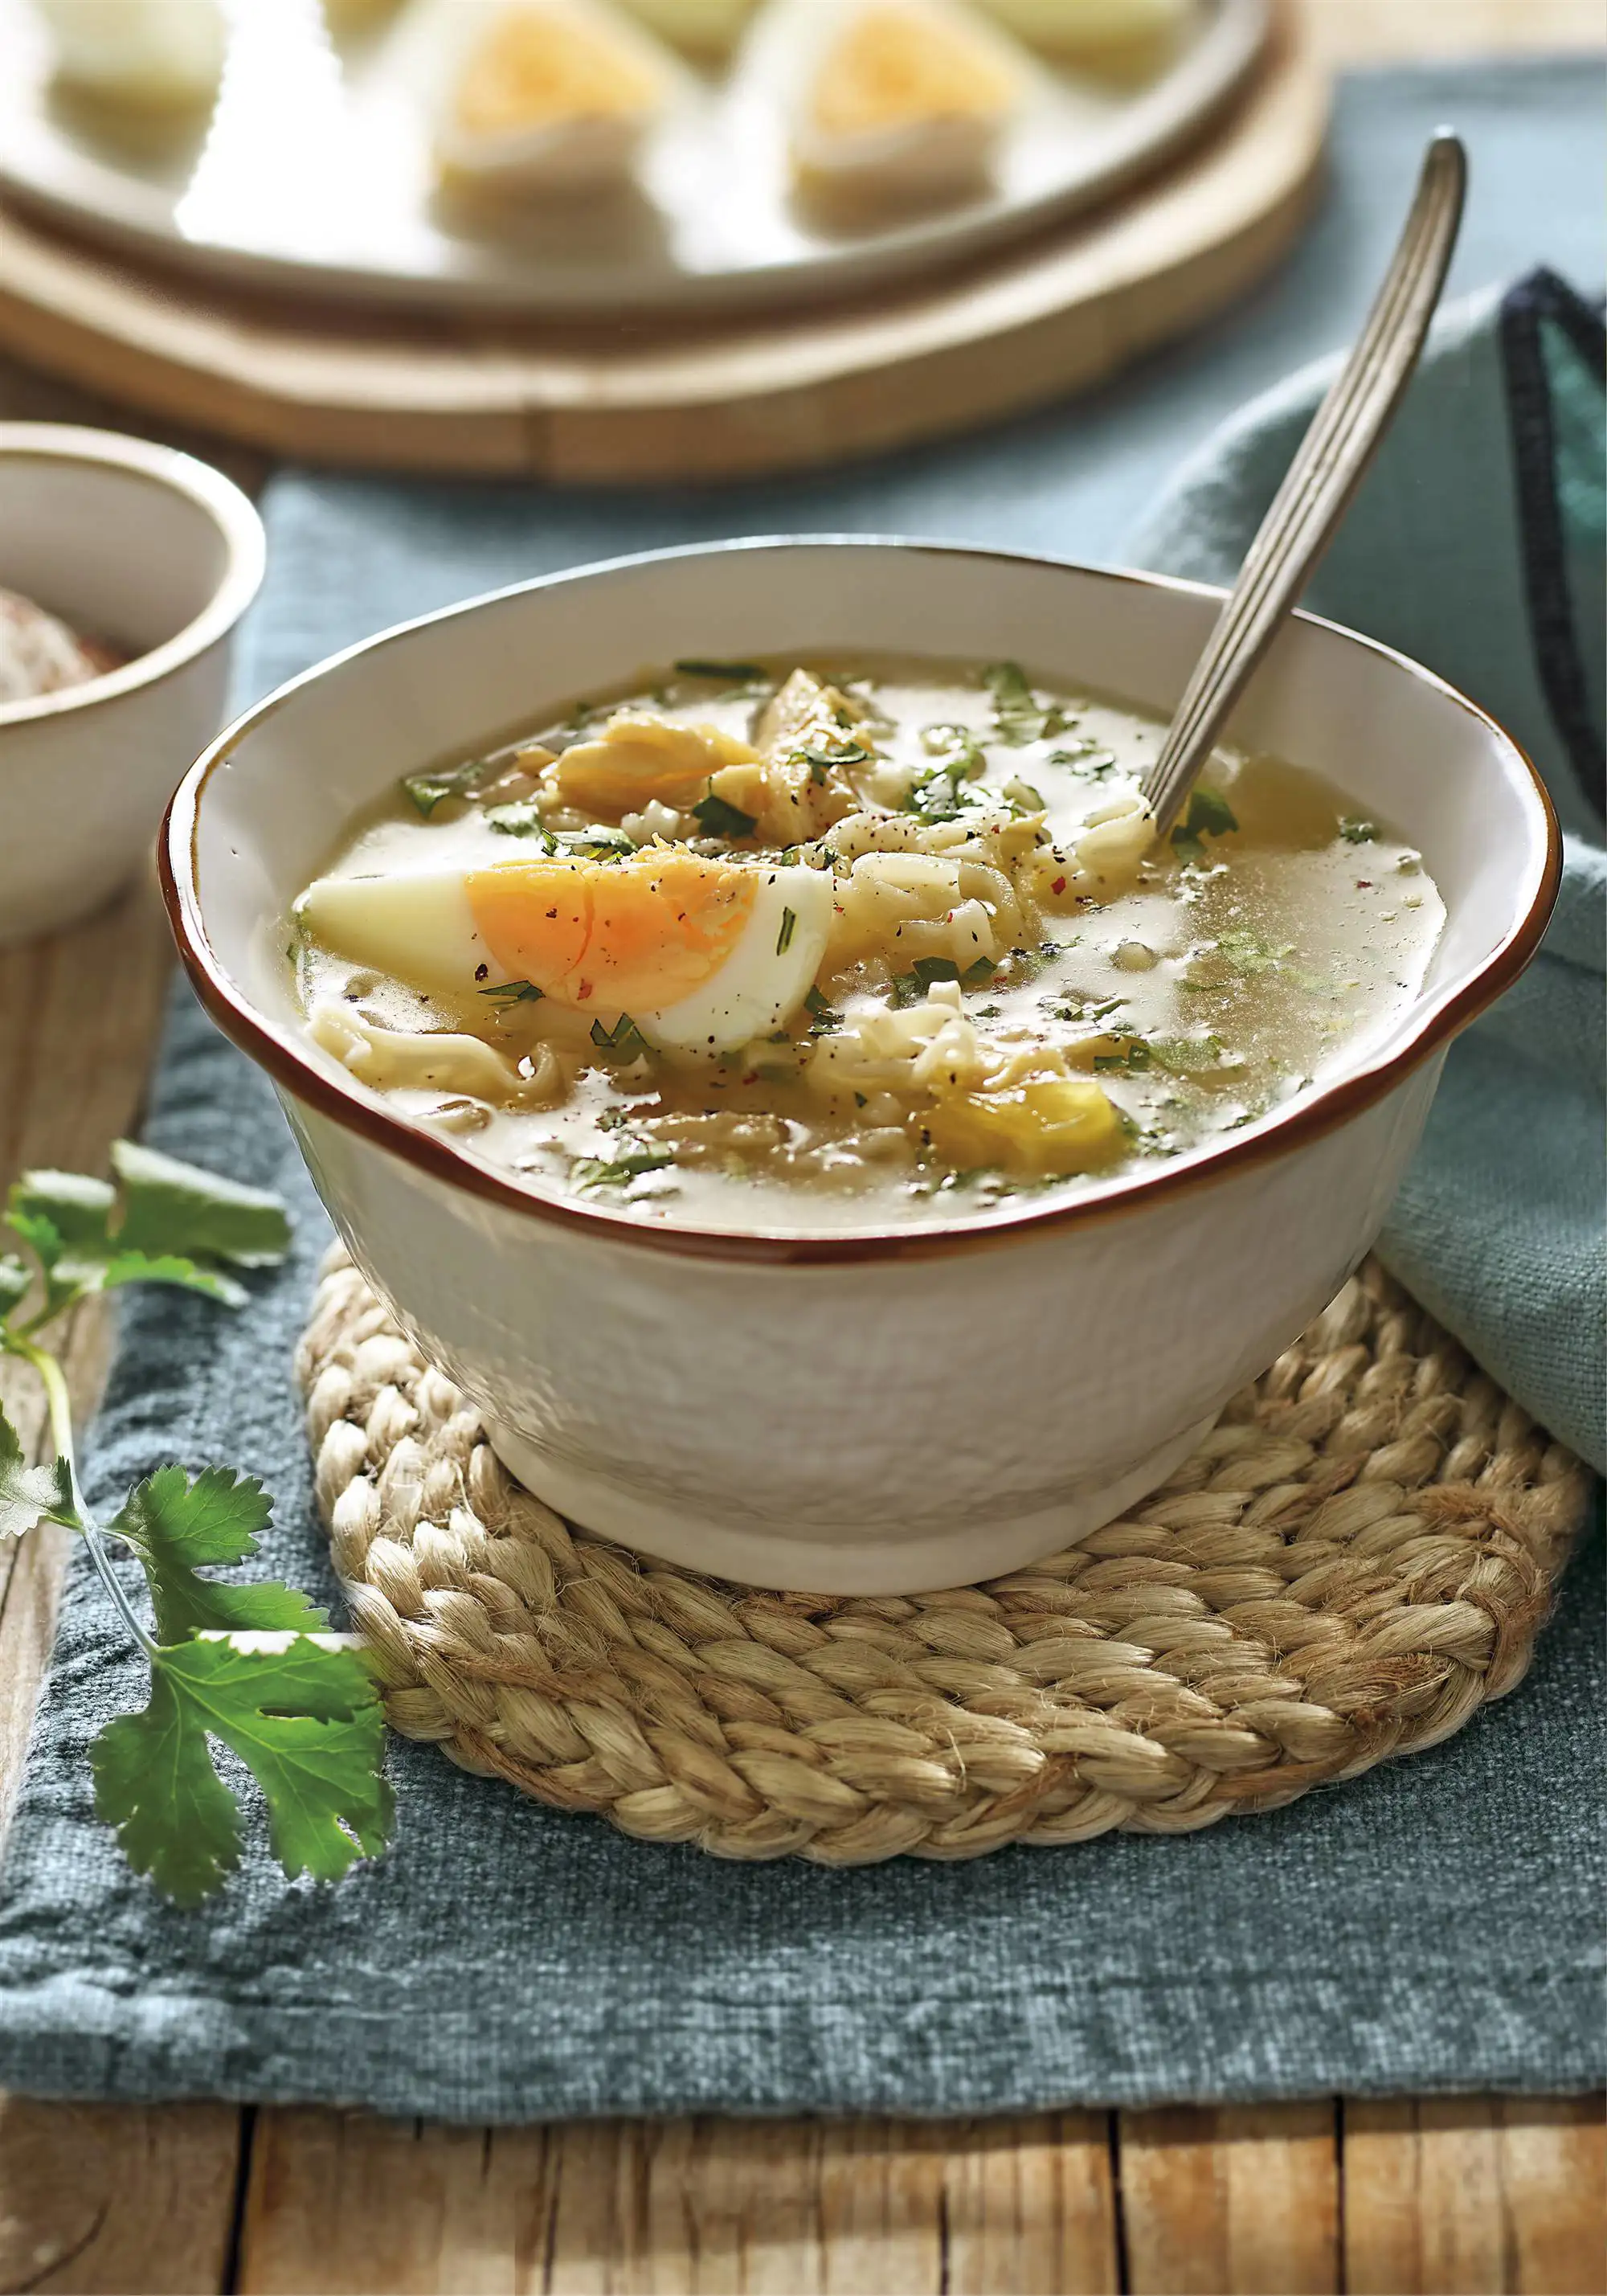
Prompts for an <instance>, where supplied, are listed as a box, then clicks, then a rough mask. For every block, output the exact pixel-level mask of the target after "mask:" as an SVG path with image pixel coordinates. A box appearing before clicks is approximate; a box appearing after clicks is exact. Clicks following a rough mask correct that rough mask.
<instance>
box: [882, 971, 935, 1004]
mask: <svg viewBox="0 0 1607 2296" xmlns="http://www.w3.org/2000/svg"><path fill="white" fill-rule="evenodd" d="M925 994H926V990H925V988H924V986H923V985H922V982H920V981H919V980H916V978H915V976H914V973H913V972H895V973H894V975H893V977H892V980H891V982H890V988H889V998H890V1003H891V1004H892V1005H895V1006H898V1007H902V1006H903V1005H919V1004H920V1002H921V1000H922V997H923V996H925Z"/></svg>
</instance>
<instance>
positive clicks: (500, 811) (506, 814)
mask: <svg viewBox="0 0 1607 2296" xmlns="http://www.w3.org/2000/svg"><path fill="white" fill-rule="evenodd" d="M486 821H487V824H488V827H490V828H492V829H494V830H496V832H497V834H498V836H500V837H538V838H540V840H541V841H542V844H543V845H544V846H545V849H546V850H547V852H549V853H556V852H557V850H558V840H557V839H556V838H555V837H554V836H553V834H552V833H551V832H550V831H549V830H548V829H547V828H546V827H545V824H544V823H543V821H542V818H541V816H540V814H539V813H538V812H537V809H536V808H535V807H534V806H533V805H532V804H531V803H530V801H529V799H528V798H520V799H516V800H515V801H514V802H513V803H512V805H492V806H488V807H487V808H486Z"/></svg>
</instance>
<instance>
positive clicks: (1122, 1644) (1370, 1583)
mask: <svg viewBox="0 0 1607 2296" xmlns="http://www.w3.org/2000/svg"><path fill="white" fill-rule="evenodd" d="M297 1374H298V1377H299V1381H300V1382H301V1386H302V1388H303V1390H304V1391H305V1393H306V1396H307V1425H308V1430H309V1433H310V1437H311V1440H312V1445H313V1448H314V1452H315V1454H316V1460H317V1491H318V1499H319V1504H320V1506H321V1507H322V1509H323V1512H324V1519H325V1521H327V1523H328V1525H329V1531H330V1539H331V1544H332V1549H333V1554H334V1560H335V1564H336V1567H337V1569H338V1570H339V1571H340V1577H341V1579H342V1580H343V1581H344V1583H345V1587H346V1590H347V1593H348V1596H349V1598H350V1602H351V1607H352V1611H353V1614H354V1617H355V1620H356V1623H357V1627H358V1628H359V1629H360V1631H361V1632H362V1634H363V1635H364V1636H365V1638H366V1640H367V1642H368V1644H370V1645H371V1647H372V1651H373V1657H374V1661H375V1663H376V1665H377V1668H378V1670H379V1673H380V1677H381V1682H382V1684H383V1685H384V1691H385V1700H386V1706H387V1710H388V1712H389V1718H390V1721H391V1723H392V1725H393V1726H394V1727H395V1728H396V1729H398V1731H400V1732H401V1733H402V1734H403V1735H404V1736H406V1737H409V1738H419V1739H425V1740H433V1741H435V1742H436V1743H439V1745H440V1746H441V1747H442V1749H443V1750H444V1751H446V1752H447V1754H449V1755H450V1756H451V1757H452V1759H453V1760H454V1761H456V1762H459V1763H461V1764H462V1765H463V1767H465V1768H466V1769H470V1770H474V1771H478V1772H480V1774H482V1775H488V1776H492V1775H494V1776H498V1777H503V1778H507V1779H509V1780H510V1781H511V1782H512V1784H514V1785H516V1786H519V1787H521V1789H522V1790H523V1791H524V1792H527V1793H529V1794H534V1795H535V1796H536V1797H537V1800H541V1801H544V1802H548V1803H551V1804H552V1805H553V1806H554V1807H555V1808H560V1809H571V1810H601V1811H603V1813H604V1814H605V1815H606V1816H609V1817H611V1818H612V1820H613V1821H614V1823H615V1824H616V1825H619V1826H620V1827H622V1828H623V1829H624V1831H625V1832H626V1833H633V1834H638V1835H642V1836H644V1837H645V1838H647V1839H649V1840H652V1841H695V1842H697V1843H698V1844H699V1845H700V1846H701V1848H703V1849H709V1850H713V1851H716V1852H717V1853H718V1854H719V1855H721V1856H723V1857H783V1856H785V1855H787V1854H789V1853H797V1854H799V1855H800V1856H803V1857H814V1858H819V1859H823V1860H825V1861H827V1862H829V1863H831V1864H833V1865H847V1864H853V1863H863V1862H868V1861H871V1860H873V1859H876V1858H881V1857H895V1856H898V1855H899V1854H900V1853H909V1854H914V1855H915V1856H917V1857H976V1856H978V1855H980V1853H981V1852H982V1851H984V1850H988V1849H999V1848H1001V1847H1002V1846H1003V1845H1004V1843H1006V1842H1009V1841H1036V1842H1062V1841H1086V1840H1087V1839H1088V1838H1090V1837H1091V1836H1093V1835H1095V1834H1099V1833H1105V1832H1107V1831H1108V1830H1109V1829H1110V1828H1111V1827H1112V1826H1122V1827H1126V1828H1129V1829H1131V1830H1133V1831H1135V1832H1139V1833H1187V1832H1190V1831H1192V1830H1193V1829H1194V1828H1196V1827H1200V1826H1204V1825H1212V1824H1214V1823H1215V1821H1216V1820H1217V1819H1218V1818H1219V1817H1225V1816H1227V1814H1228V1813H1229V1811H1231V1810H1245V1809H1271V1808H1276V1807H1277V1806H1278V1805H1279V1804H1280V1803H1283V1802H1286V1801H1291V1800H1294V1798H1295V1797H1296V1796H1297V1795H1299V1794H1302V1793H1305V1792H1308V1790H1309V1789H1310V1788H1311V1787H1312V1786H1316V1785H1321V1784H1326V1783H1327V1782H1328V1781H1330V1780H1332V1779H1335V1778H1344V1777H1352V1776H1354V1775H1357V1773H1358V1772H1359V1771H1362V1770H1365V1769H1369V1768H1371V1767H1372V1766H1373V1764H1374V1763H1375V1762H1380V1761H1382V1760H1384V1759H1386V1757H1388V1756H1390V1755H1394V1754H1404V1753H1410V1752H1413V1751H1416V1750H1417V1749H1419V1748H1421V1747H1424V1746H1431V1745H1433V1744H1435V1743H1437V1742H1438V1741H1439V1739H1441V1738H1445V1737H1448V1736H1449V1735H1450V1734H1451V1733H1452V1732H1453V1731H1454V1730H1458V1729H1460V1728H1461V1726H1463V1724H1464V1722H1466V1721H1467V1720H1468V1718H1469V1717H1470V1716H1471V1715H1472V1713H1473V1711H1474V1710H1475V1709H1476V1708H1477V1707H1478V1706H1479V1705H1480V1704H1481V1703H1482V1702H1483V1701H1484V1700H1486V1699H1488V1698H1499V1697H1501V1696H1503V1695H1504V1694H1505V1693H1506V1692H1507V1691H1509V1690H1511V1689H1512V1688H1513V1685H1514V1684H1516V1683H1517V1682H1518V1681H1519V1679H1520V1678H1521V1676H1522V1674H1523V1672H1524V1669H1526V1667H1527V1666H1528V1663H1529V1654H1530V1652H1531V1651H1532V1649H1533V1647H1534V1639H1535V1635H1536V1632H1537V1629H1538V1628H1539V1625H1540V1623H1541V1620H1543V1618H1544V1617H1545V1615H1546V1609H1547V1606H1548V1604H1549V1602H1550V1599H1551V1590H1552V1581H1553V1579H1554V1576H1555V1573H1556V1572H1557V1570H1559V1568H1560V1567H1561V1564H1562V1561H1563V1559H1564V1557H1565V1555H1566V1553H1567V1550H1568V1546H1569V1542H1570V1539H1571V1538H1572V1536H1573V1533H1574V1531H1575V1529H1577V1528H1578V1523H1579V1521H1580V1520H1581V1518H1582V1515H1583V1513H1584V1507H1585V1503H1586V1499H1587V1494H1588V1490H1589V1479H1588V1476H1587V1472H1586V1471H1585V1469H1584V1468H1582V1467H1581V1466H1580V1464H1579V1463H1578V1461H1577V1460H1576V1459H1574V1458H1573V1457H1572V1456H1570V1453H1568V1452H1567V1451H1565V1450H1563V1449H1562V1447H1561V1446H1560V1445H1558V1444H1554V1443H1553V1442H1551V1441H1550V1439H1548V1438H1547V1437H1546V1435H1545V1434H1544V1433H1543V1432H1541V1431H1540V1430H1539V1429H1537V1428H1536V1427H1535V1426H1534V1425H1533V1424H1532V1423H1531V1422H1530V1421H1529V1418H1528V1417H1527V1416H1526V1415H1525V1414H1524V1413H1523V1412H1522V1411H1521V1410H1520V1409H1519V1407H1518V1406H1517V1405H1516V1404H1514V1403H1513V1402H1510V1401H1509V1400H1508V1399H1507V1398H1505V1396H1504V1395H1503V1394H1502V1393H1501V1391H1500V1390H1499V1389H1498V1388H1497V1387H1496V1385H1495V1384H1494V1382H1492V1381H1490V1380H1489V1379H1488V1378H1486V1377H1485V1376H1484V1375H1483V1374H1481V1373H1480V1372H1478V1371H1476V1370H1475V1369H1474V1368H1473V1367H1472V1365H1470V1364H1469V1362H1468V1360H1467V1358H1466V1357H1465V1356H1464V1355H1463V1354H1462V1352H1461V1350H1460V1349H1458V1348H1457V1347H1456V1346H1455V1343H1454V1341H1451V1340H1449V1339H1448V1338H1447V1336H1446V1334H1445V1333H1443V1332H1442V1331H1441V1330H1440V1329H1439V1326H1438V1325H1437V1324H1434V1323H1433V1322H1431V1320H1430V1318H1429V1317H1428V1316H1426V1315H1424V1314H1423V1311H1422V1309H1421V1308H1418V1307H1416V1305H1415V1304H1414V1302H1413V1301H1412V1300H1410V1299H1408V1298H1407V1297H1406V1294H1405V1293H1404V1292H1401V1291H1400V1289H1399V1288H1398V1286H1397V1285H1396V1284H1394V1283H1391V1282H1390V1279H1389V1278H1388V1277H1387V1276H1386V1275H1384V1274H1383V1272H1382V1269H1381V1268H1379V1267H1377V1266H1376V1264H1375V1263H1373V1262H1372V1261H1369V1262H1368V1263H1367V1265H1366V1267H1365V1268H1364V1269H1363V1271H1362V1273H1361V1275H1360V1276H1359V1277H1357V1278H1354V1279H1353V1280H1352V1281H1351V1282H1350V1283H1347V1285H1346V1286H1345V1289H1344V1290H1343V1292H1341V1294H1340V1296H1339V1298H1338V1299H1337V1300H1335V1301H1334V1302H1333V1304H1332V1307H1331V1308H1328V1309H1327V1311H1326V1312H1325V1313H1324V1315H1323V1316H1319V1318H1318V1319H1317V1321H1316V1323H1315V1324H1313V1325H1312V1326H1311V1329H1310V1330H1309V1331H1308V1332H1307V1333H1305V1335H1304V1336H1303V1338H1302V1339H1301V1340H1300V1341H1299V1342H1298V1344H1297V1345H1296V1346H1294V1347H1292V1348H1291V1349H1289V1351H1288V1352H1287V1353H1286V1354H1285V1355H1283V1356H1282V1357H1280V1358H1279V1360H1278V1361H1277V1363H1275V1365H1273V1367H1272V1369H1271V1370H1270V1371H1269V1372H1268V1373H1267V1374H1266V1376H1265V1377H1264V1378H1263V1379H1261V1380H1259V1381H1258V1382H1257V1383H1256V1384H1255V1386H1254V1387H1251V1388H1247V1389H1245V1390H1244V1391H1243V1392H1242V1394H1241V1395H1240V1396H1238V1397H1236V1398H1235V1399H1234V1402H1233V1403H1232V1404H1230V1405H1229V1406H1228V1408H1227V1410H1226V1412H1225V1413H1224V1415H1223V1417H1222V1420H1221V1422H1220V1423H1219V1424H1218V1426H1217V1427H1216V1428H1215V1429H1214V1430H1213V1431H1212V1432H1211V1433H1210V1434H1209V1436H1208V1437H1207V1438H1206V1439H1205V1441H1204V1442H1203V1443H1202V1444H1201V1446H1200V1448H1199V1449H1198V1450H1197V1451H1196V1452H1195V1453H1194V1455H1193V1457H1192V1458H1191V1459H1190V1460H1189V1461H1188V1463H1187V1464H1186V1465H1185V1466H1184V1467H1182V1468H1180V1469H1179V1470H1178V1472H1177V1473H1176V1474H1175V1475H1173V1476H1172V1478H1171V1480H1170V1481H1169V1482H1168V1483H1167V1484H1166V1486H1165V1487H1164V1488H1163V1489H1162V1490H1160V1492H1158V1493H1157V1494H1156V1495H1155V1496H1154V1497H1152V1498H1150V1499H1148V1500H1147V1501H1145V1503H1144V1505H1141V1506H1139V1507H1137V1508H1136V1509H1135V1510H1134V1511H1133V1513H1132V1515H1131V1516H1130V1517H1129V1518H1127V1519H1124V1520H1123V1521H1119V1522H1113V1523H1110V1524H1107V1525H1106V1527H1105V1529H1103V1530H1101V1531H1098V1532H1096V1533H1095V1535H1094V1537H1093V1538H1088V1539H1086V1540H1085V1541H1084V1542H1083V1544H1082V1545H1081V1546H1074V1547H1069V1548H1067V1549H1066V1550H1065V1551H1064V1552H1063V1553H1062V1554H1054V1555H1051V1556H1050V1557H1049V1558H1048V1560H1047V1561H1046V1562H1040V1563H1037V1564H1035V1565H1034V1566H1033V1567H1032V1568H1031V1569H1030V1570H1017V1571H1013V1572H1012V1573H1011V1575H1010V1576H1009V1577H1008V1578H1004V1579H995V1580H993V1581H992V1582H991V1583H989V1584H988V1585H986V1586H981V1587H964V1588H962V1589H959V1590H957V1591H954V1592H950V1593H946V1594H938V1595H914V1596H909V1597H871V1596H851V1597H833V1596H830V1595H772V1594H762V1593H758V1592H756V1591H754V1590H753V1589H751V1588H747V1587H735V1586H732V1585H729V1584H726V1583H725V1582H723V1581H719V1580H715V1579H701V1578H698V1577H696V1576H695V1575H693V1573H692V1572H690V1571H685V1570H676V1569H674V1568H672V1567H671V1566H669V1565H668V1564H655V1563H651V1562H637V1561H636V1559H635V1557H634V1556H632V1555H631V1554H627V1553H626V1552H625V1551H624V1550H623V1549H622V1548H620V1547H618V1546H612V1545H611V1544H610V1543H609V1542H608V1541H607V1540H605V1539H601V1538H593V1537H592V1536H591V1535H590V1534H589V1533H587V1532H585V1531H579V1530H571V1529H569V1528H568V1527H567V1526H566V1525H565V1524H564V1523H563V1522H562V1521H560V1519H559V1518H558V1516H557V1515H555V1514H553V1513H552V1511H551V1509H550V1508H548V1507H546V1506H544V1505H542V1504H541V1502H540V1501H539V1500H537V1499H535V1498H533V1497H530V1495H529V1493H528V1492H526V1491H524V1490H523V1489H521V1488H520V1487H519V1486H518V1485H517V1484H515V1483H514V1482H512V1480H511V1479H510V1477H509V1476H508V1475H507V1473H506V1472H505V1471H504V1469H503V1467H502V1466H501V1464H499V1463H498V1461H497V1460H496V1457H495V1456H494V1455H493V1453H492V1452H491V1450H490V1448H489V1447H488V1444H487V1443H486V1440H485V1439H484V1436H483V1434H482V1432H481V1430H480V1422H479V1420H478V1418H477V1417H476V1415H475V1414H474V1412H473V1410H472V1409H471V1406H468V1405H467V1404H466V1403H465V1402H464V1401H463V1398H462V1396H461V1395H460V1394H459V1392H458V1390H457V1389H456V1388H455V1387H454V1386H453V1385H452V1384H451V1382H449V1381H448V1380H447V1379H446V1378H445V1377H444V1376H443V1375H442V1374H440V1373H439V1372H437V1371H433V1370H431V1369H430V1368H429V1367H428V1366H427V1365H425V1363H424V1361H423V1359H422V1357H421V1356H420V1355H419V1353H418V1351H417V1349H415V1348H414V1345H413V1342H412V1341H410V1340H408V1339H406V1338H405V1337H404V1336H403V1334H402V1333H401V1332H400V1331H399V1330H398V1326H397V1324H395V1322H394V1321H393V1320H392V1318H391V1316H390V1315H389V1311H388V1310H387V1309H386V1308H384V1307H383V1306H382V1305H381V1303H380V1301H379V1300H377V1299H376V1298H375V1297H374V1295H373V1292H370V1291H369V1289H368V1287H367V1285H366V1284H365V1283H364V1281H363V1279H362V1277H361V1276H360V1275H358V1274H357V1272H356V1270H355V1269H354V1268H353V1267H352V1266H351V1264H350V1262H349V1261H348V1259H347V1258H346V1256H345V1254H344V1252H343V1251H340V1250H339V1248H337V1249H336V1250H335V1251H332V1253H331V1254H330V1256H329V1258H328V1259H327V1260H326V1261H325V1263H324V1274H323V1279H322V1281H321V1283H320V1284H319V1287H318V1294H317V1299H316V1305H315V1308H314V1312H313V1317H312V1321H311V1323H310V1324H309V1325H308V1327H307V1332H306V1333H305V1335H304V1337H303V1339H302V1342H301V1346H300V1349H299V1354H298V1358H297Z"/></svg>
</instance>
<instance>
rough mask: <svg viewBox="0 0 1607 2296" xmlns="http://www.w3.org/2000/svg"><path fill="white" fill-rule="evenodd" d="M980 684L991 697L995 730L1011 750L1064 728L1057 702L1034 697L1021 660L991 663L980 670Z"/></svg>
mask: <svg viewBox="0 0 1607 2296" xmlns="http://www.w3.org/2000/svg"><path fill="white" fill-rule="evenodd" d="M982 683H983V685H986V686H987V688H988V692H989V693H991V694H992V696H993V723H994V730H995V732H996V734H997V735H998V737H999V739H1000V741H1001V742H1009V743H1010V745H1011V747H1012V748H1013V749H1020V748H1021V747H1022V746H1023V745H1024V744H1025V743H1027V742H1041V741H1043V740H1044V739H1045V737H1046V736H1047V735H1049V734H1060V733H1063V732H1064V731H1065V726H1066V713H1065V711H1064V709H1062V707H1061V705H1060V703H1059V702H1057V701H1051V702H1047V703H1045V702H1041V701H1038V700H1037V696H1036V695H1035V694H1034V693H1033V691H1032V688H1031V686H1030V685H1029V684H1028V682H1027V673H1026V671H1025V670H1024V669H1023V668H1021V664H1020V662H1016V661H995V662H990V663H989V664H988V668H986V669H985V670H984V671H983V672H982Z"/></svg>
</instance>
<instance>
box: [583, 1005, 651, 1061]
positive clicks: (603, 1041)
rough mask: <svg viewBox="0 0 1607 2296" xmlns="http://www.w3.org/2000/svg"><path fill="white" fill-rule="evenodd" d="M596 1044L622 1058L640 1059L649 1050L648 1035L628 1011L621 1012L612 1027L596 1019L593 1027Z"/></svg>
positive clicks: (593, 1037) (592, 1035)
mask: <svg viewBox="0 0 1607 2296" xmlns="http://www.w3.org/2000/svg"><path fill="white" fill-rule="evenodd" d="M591 1037H592V1042H593V1044H594V1045H595V1046H598V1047H599V1049H600V1050H602V1051H603V1052H605V1053H618V1054H619V1055H620V1057H621V1059H623V1060H627V1061H634V1060H639V1059H640V1058H641V1056H642V1054H644V1053H645V1052H646V1051H647V1050H648V1043H647V1039H646V1037H644V1035H643V1034H642V1031H641V1029H638V1028H637V1026H636V1024H635V1021H633V1020H632V1019H631V1017H630V1014H629V1013H620V1015H619V1019H618V1020H617V1021H615V1022H614V1025H613V1027H612V1028H609V1027H608V1025H607V1023H606V1022H605V1021H593V1022H592V1027H591Z"/></svg>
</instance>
